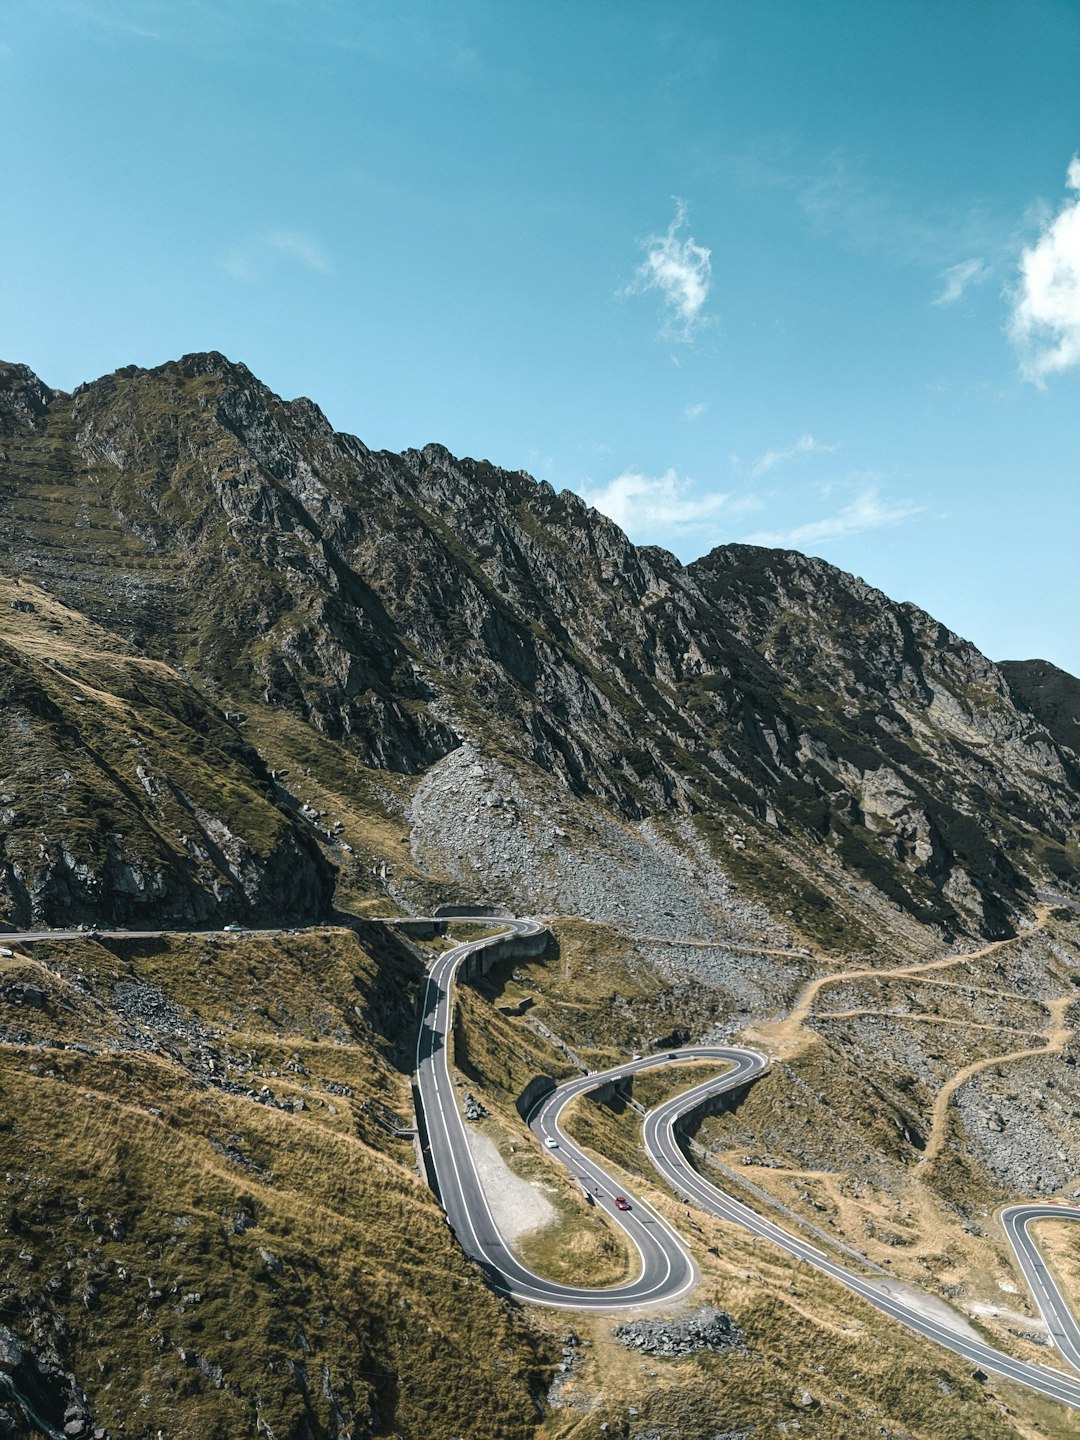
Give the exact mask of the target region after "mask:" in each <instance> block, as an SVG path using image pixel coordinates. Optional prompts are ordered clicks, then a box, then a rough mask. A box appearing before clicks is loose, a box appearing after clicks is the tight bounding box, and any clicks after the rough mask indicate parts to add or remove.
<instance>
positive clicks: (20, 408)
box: [0, 361, 63, 436]
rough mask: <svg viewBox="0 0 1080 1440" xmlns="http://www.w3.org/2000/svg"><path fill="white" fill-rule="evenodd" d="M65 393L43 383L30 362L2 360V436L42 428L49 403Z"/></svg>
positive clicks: (0, 407) (0, 390)
mask: <svg viewBox="0 0 1080 1440" xmlns="http://www.w3.org/2000/svg"><path fill="white" fill-rule="evenodd" d="M62 393H63V392H62V391H60V390H53V389H51V388H50V387H49V386H48V385H45V384H43V383H42V381H41V380H39V379H38V377H37V376H36V375H35V374H34V372H33V371H32V370H31V369H30V367H29V366H28V365H12V364H9V363H7V362H5V361H0V436H4V435H17V434H19V433H20V432H21V431H30V432H35V431H38V430H40V428H41V422H42V421H43V419H44V417H45V414H46V412H47V411H48V408H49V406H50V405H51V404H52V402H53V401H54V400H56V399H58V398H60V396H61V395H62Z"/></svg>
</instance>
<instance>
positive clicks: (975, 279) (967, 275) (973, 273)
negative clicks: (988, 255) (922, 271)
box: [933, 257, 990, 305]
mask: <svg viewBox="0 0 1080 1440" xmlns="http://www.w3.org/2000/svg"><path fill="white" fill-rule="evenodd" d="M989 278H990V266H989V265H988V264H987V263H986V261H985V260H983V259H981V258H979V257H974V258H972V259H971V260H961V261H960V263H959V265H950V266H949V267H948V269H947V270H943V271H942V272H941V279H942V281H943V282H944V283H943V288H942V291H941V294H940V295H938V296H936V297H935V299H934V302H933V303H934V304H935V305H955V304H956V302H957V300H959V299H960V297H961V296H962V295H963V294H964V292H965V291H966V290H967V289H969V288H970V286H972V285H981V284H982V283H983V281H984V280H989Z"/></svg>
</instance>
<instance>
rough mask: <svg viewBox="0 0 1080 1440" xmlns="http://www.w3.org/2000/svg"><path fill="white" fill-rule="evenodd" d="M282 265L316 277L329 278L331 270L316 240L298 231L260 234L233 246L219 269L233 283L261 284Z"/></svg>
mask: <svg viewBox="0 0 1080 1440" xmlns="http://www.w3.org/2000/svg"><path fill="white" fill-rule="evenodd" d="M283 262H284V263H289V264H294V265H299V266H301V267H302V268H303V269H305V270H310V271H312V272H313V273H314V274H316V275H329V274H330V273H331V272H332V270H333V266H332V265H331V263H330V259H329V256H328V255H327V254H326V251H325V250H324V249H323V247H322V246H321V245H320V244H319V242H318V240H316V239H315V238H314V236H311V235H306V234H303V233H302V232H300V231H298V230H267V231H264V232H263V234H261V235H256V236H255V237H254V238H253V239H251V240H248V241H246V242H245V243H244V244H242V245H235V246H234V247H233V248H232V249H231V250H229V251H227V252H226V254H225V255H224V256H223V257H222V260H221V264H222V267H223V268H224V269H225V270H226V271H228V273H229V274H230V275H232V276H233V278H234V279H236V280H262V279H264V278H265V277H266V276H267V275H269V274H270V272H271V271H272V270H274V269H275V268H276V267H277V266H278V265H280V264H282V263H283Z"/></svg>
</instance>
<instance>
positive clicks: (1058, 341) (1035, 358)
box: [1008, 155, 1080, 389]
mask: <svg viewBox="0 0 1080 1440" xmlns="http://www.w3.org/2000/svg"><path fill="white" fill-rule="evenodd" d="M1066 184H1067V187H1068V189H1070V190H1071V191H1073V192H1074V194H1075V196H1076V198H1075V199H1067V200H1066V201H1065V203H1064V205H1063V206H1062V207H1061V209H1060V210H1059V211H1058V213H1057V215H1055V216H1054V218H1053V219H1052V220H1049V219H1048V220H1047V221H1046V222H1045V223H1044V225H1043V228H1042V233H1041V235H1040V236H1039V238H1038V239H1037V240H1036V242H1035V244H1034V245H1031V246H1028V247H1026V248H1025V249H1024V250H1023V252H1022V254H1021V256H1020V278H1019V281H1018V283H1017V285H1016V288H1015V289H1014V290H1013V292H1012V297H1011V298H1012V314H1011V316H1010V317H1009V327H1008V328H1009V336H1010V338H1011V340H1012V342H1013V344H1014V345H1015V346H1016V349H1017V352H1018V354H1019V357H1020V373H1021V374H1022V375H1023V376H1024V378H1025V379H1026V380H1030V381H1032V383H1033V384H1035V385H1038V386H1039V388H1040V389H1041V388H1043V387H1044V386H1045V384H1046V379H1047V376H1049V375H1053V374H1055V373H1057V372H1058V371H1061V370H1068V369H1070V368H1071V367H1072V366H1074V365H1080V156H1075V155H1074V156H1073V159H1072V161H1071V163H1070V165H1069V170H1068V176H1067V179H1066Z"/></svg>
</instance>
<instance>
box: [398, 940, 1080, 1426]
mask: <svg viewBox="0 0 1080 1440" xmlns="http://www.w3.org/2000/svg"><path fill="white" fill-rule="evenodd" d="M456 918H457V919H459V920H464V919H466V918H470V917H464V916H458V917H456ZM471 918H472V919H474V920H476V921H478V922H480V923H484V924H487V925H490V924H492V923H498V924H500V925H504V926H505V927H506V928H505V931H504V932H503V933H504V934H509V933H516V934H519V935H530V934H538V933H540V931H542V930H543V928H544V927H543V926H542V925H540V924H539V923H538V922H537V921H534V920H502V919H499V920H498V921H497V922H493V920H492V917H491V916H474V917H471ZM500 938H502V937H501V936H491V937H487V938H485V939H484V940H478V941H472V942H465V943H462V944H459V945H456V946H454V947H453V949H450V950H447V951H445V952H444V953H443V954H441V955H440V956H438V958H437V959H436V960H435V962H434V963H433V965H432V967H431V971H430V973H429V978H428V982H427V991H426V994H425V1001H424V1016H423V1021H422V1024H421V1028H420V1035H419V1039H418V1042H417V1051H416V1078H417V1086H418V1090H419V1094H420V1101H421V1104H422V1107H423V1116H424V1120H425V1127H426V1131H427V1143H428V1153H429V1158H430V1162H431V1165H432V1167H433V1169H434V1173H435V1178H436V1183H437V1186H438V1191H439V1196H440V1199H441V1201H442V1204H443V1207H444V1209H445V1211H446V1215H447V1219H448V1220H449V1222H450V1225H451V1228H452V1229H453V1231H454V1233H455V1235H456V1236H457V1238H458V1241H459V1242H460V1244H461V1245H462V1247H463V1248H464V1249H465V1250H466V1252H467V1253H468V1254H470V1255H471V1256H472V1257H473V1258H474V1259H475V1260H476V1261H478V1263H479V1264H480V1265H482V1266H483V1267H484V1269H485V1270H486V1272H487V1274H488V1276H489V1278H490V1280H491V1283H492V1284H493V1285H494V1286H495V1287H496V1288H497V1289H499V1290H501V1291H502V1292H503V1293H505V1294H508V1295H512V1296H513V1297H514V1298H515V1299H519V1300H526V1301H530V1302H531V1303H533V1304H539V1305H553V1306H558V1307H562V1308H567V1309H580V1310H635V1309H639V1308H640V1307H641V1306H643V1305H656V1304H660V1303H667V1304H670V1303H671V1302H672V1301H675V1300H678V1299H679V1298H680V1297H681V1296H683V1295H686V1294H687V1293H688V1292H689V1291H690V1290H691V1289H692V1288H693V1286H694V1284H695V1283H696V1281H697V1279H698V1271H697V1267H696V1266H695V1264H694V1260H693V1257H692V1255H691V1253H690V1249H689V1246H688V1245H687V1242H686V1241H685V1240H684V1239H683V1237H682V1236H681V1235H679V1233H678V1231H677V1230H676V1229H675V1228H674V1227H673V1226H672V1225H671V1224H669V1223H668V1222H667V1221H666V1220H665V1219H664V1218H663V1217H662V1216H661V1215H660V1214H659V1213H658V1212H657V1211H656V1210H654V1209H653V1208H652V1207H651V1206H650V1205H648V1204H647V1203H646V1202H644V1201H642V1200H641V1199H639V1198H637V1197H635V1196H634V1195H632V1194H631V1192H630V1191H629V1190H627V1189H626V1188H625V1187H624V1186H620V1185H619V1183H618V1182H617V1181H616V1180H615V1179H613V1178H612V1176H610V1175H609V1174H608V1173H607V1172H606V1171H605V1170H604V1169H603V1168H602V1166H600V1165H599V1164H598V1163H597V1162H596V1160H595V1159H593V1158H592V1157H590V1156H589V1155H587V1154H585V1152H584V1151H582V1150H580V1149H579V1148H578V1147H577V1146H576V1145H575V1144H574V1142H573V1141H572V1140H571V1139H570V1138H569V1137H568V1136H567V1134H566V1133H565V1131H564V1130H563V1129H562V1128H561V1127H560V1125H559V1117H560V1115H561V1114H562V1112H563V1110H564V1109H565V1108H566V1106H567V1105H568V1104H569V1103H570V1102H571V1101H572V1100H574V1099H576V1098H577V1097H578V1096H580V1095H584V1094H586V1093H588V1092H589V1091H591V1090H595V1089H598V1088H599V1087H601V1086H603V1085H605V1084H609V1083H612V1082H617V1081H618V1080H619V1079H620V1078H621V1077H623V1076H627V1075H630V1074H632V1073H637V1072H639V1071H642V1070H647V1069H653V1068H656V1067H658V1066H662V1065H671V1064H677V1063H679V1062H685V1061H690V1060H702V1059H705V1060H716V1061H717V1062H720V1063H724V1064H725V1065H726V1066H727V1067H728V1068H727V1069H726V1070H725V1071H724V1072H723V1073H722V1074H720V1075H718V1076H715V1077H711V1078H710V1079H708V1080H706V1081H704V1082H703V1083H701V1084H698V1085H695V1086H693V1087H691V1088H690V1089H689V1090H685V1091H683V1092H682V1094H680V1095H677V1096H675V1097H674V1098H673V1099H671V1100H668V1101H666V1102H665V1103H664V1104H662V1105H659V1106H657V1107H656V1108H655V1109H654V1110H650V1111H649V1112H648V1114H647V1115H646V1116H645V1120H644V1128H643V1139H644V1145H645V1149H646V1151H647V1153H648V1155H649V1158H650V1159H651V1161H652V1162H653V1164H654V1165H655V1166H656V1168H657V1170H658V1171H659V1172H660V1174H661V1175H662V1176H663V1178H664V1179H665V1180H666V1181H667V1182H668V1183H669V1185H671V1187H672V1188H673V1189H674V1191H675V1192H676V1194H677V1195H678V1196H679V1197H680V1198H682V1199H683V1200H684V1201H686V1202H689V1203H692V1204H693V1205H695V1206H697V1207H698V1208H699V1209H701V1210H705V1211H707V1212H708V1213H709V1214H711V1215H716V1216H718V1217H719V1218H720V1219H722V1220H726V1221H729V1222H731V1223H733V1224H736V1225H741V1226H742V1227H743V1228H744V1229H746V1230H749V1231H750V1232H751V1233H752V1234H753V1235H755V1236H758V1237H760V1238H761V1239H763V1240H766V1241H769V1242H770V1243H771V1244H773V1245H775V1246H777V1247H778V1248H779V1249H780V1250H782V1251H783V1252H784V1253H785V1254H787V1255H789V1256H791V1258H792V1259H794V1260H799V1261H802V1262H803V1263H804V1264H807V1265H812V1266H813V1267H814V1269H816V1270H818V1271H820V1272H821V1273H822V1274H824V1275H828V1276H830V1277H831V1278H832V1279H833V1280H836V1281H838V1282H839V1284H841V1285H843V1286H845V1287H846V1288H847V1289H848V1290H851V1291H852V1292H854V1294H856V1295H858V1296H860V1297H861V1298H862V1299H863V1300H865V1301H867V1302H868V1303H869V1304H871V1305H873V1306H874V1307H875V1308H876V1309H877V1310H880V1311H882V1312H883V1313H884V1314H886V1315H888V1316H890V1317H892V1318H893V1319H895V1320H899V1321H900V1322H901V1323H902V1324H904V1325H907V1326H908V1327H909V1328H910V1329H912V1330H914V1331H917V1332H918V1334H920V1335H923V1336H925V1337H926V1338H927V1339H929V1340H934V1341H936V1342H937V1343H938V1344H940V1345H942V1346H944V1347H945V1348H946V1349H948V1350H951V1351H953V1353H954V1354H957V1355H960V1356H961V1357H962V1358H963V1359H965V1360H967V1361H969V1362H970V1363H971V1364H972V1365H974V1366H975V1367H977V1369H979V1370H982V1371H984V1372H986V1373H987V1374H994V1375H999V1376H1001V1377H1002V1378H1003V1379H1006V1380H1012V1381H1014V1382H1016V1383H1017V1384H1020V1385H1025V1386H1028V1387H1029V1388H1030V1389H1033V1390H1037V1391H1039V1392H1040V1393H1041V1394H1043V1395H1046V1396H1049V1397H1050V1398H1051V1399H1054V1400H1059V1401H1061V1402H1062V1403H1063V1404H1066V1405H1069V1406H1071V1407H1072V1408H1074V1409H1080V1379H1077V1378H1075V1377H1074V1376H1072V1375H1070V1374H1067V1373H1066V1372H1064V1371H1061V1370H1057V1369H1054V1368H1052V1367H1050V1366H1044V1365H1041V1364H1032V1363H1030V1362H1028V1361H1025V1360H1016V1359H1014V1358H1013V1357H1012V1356H1010V1355H1006V1354H1005V1353H1004V1352H1003V1351H1001V1350H997V1349H995V1348H994V1346H992V1345H989V1344H987V1343H986V1342H985V1341H982V1340H978V1339H975V1338H972V1337H971V1336H970V1335H968V1334H965V1333H963V1331H962V1330H960V1329H959V1328H957V1329H953V1328H952V1327H951V1326H949V1325H948V1324H945V1323H942V1321H940V1320H938V1319H935V1318H934V1317H933V1315H932V1313H930V1311H929V1310H928V1309H924V1308H922V1307H920V1306H919V1305H918V1304H917V1303H915V1302H913V1301H908V1300H906V1299H905V1298H903V1296H902V1295H901V1296H898V1295H896V1294H895V1293H890V1292H889V1291H888V1289H887V1288H886V1287H885V1286H884V1285H883V1284H882V1283H881V1282H877V1281H874V1280H873V1279H871V1278H868V1277H866V1276H863V1275H859V1274H857V1273H856V1272H855V1271H852V1270H849V1269H847V1268H846V1267H845V1266H843V1265H841V1264H839V1263H837V1262H836V1261H835V1260H833V1259H831V1258H830V1257H829V1256H828V1255H826V1253H825V1252H824V1251H823V1250H820V1249H818V1247H817V1246H815V1245H811V1244H809V1243H808V1242H807V1241H806V1240H803V1239H802V1238H800V1237H799V1236H797V1235H793V1234H791V1233H789V1232H788V1231H787V1230H784V1229H782V1228H781V1227H780V1226H779V1225H776V1224H775V1223H774V1222H773V1221H771V1220H769V1219H766V1218H765V1217H764V1216H762V1215H759V1214H758V1213H757V1212H756V1211H755V1210H752V1209H750V1207H749V1206H748V1205H744V1204H743V1203H742V1201H740V1200H736V1199H735V1198H734V1197H733V1196H731V1195H727V1194H725V1193H724V1192H723V1191H722V1190H720V1189H719V1188H718V1187H717V1186H716V1185H714V1184H712V1183H711V1182H710V1181H709V1180H706V1179H705V1178H704V1176H702V1175H701V1174H699V1173H698V1171H697V1170H696V1169H695V1168H694V1166H693V1165H692V1164H691V1163H690V1161H689V1160H688V1158H687V1156H686V1154H685V1153H684V1151H683V1148H682V1146H681V1145H680V1143H679V1141H678V1138H677V1134H676V1126H677V1123H678V1121H679V1119H680V1118H681V1117H682V1116H683V1115H685V1114H687V1113H688V1112H690V1111H692V1110H694V1109H696V1108H697V1107H698V1106H699V1105H701V1104H703V1103H704V1102H705V1101H708V1100H710V1099H712V1098H714V1097H715V1096H717V1095H720V1094H722V1093H723V1092H724V1091H726V1090H731V1089H736V1088H738V1087H740V1086H743V1085H746V1084H747V1083H748V1082H749V1081H750V1080H752V1079H753V1078H754V1077H755V1076H757V1075H760V1074H761V1073H762V1072H763V1071H764V1070H765V1069H766V1068H767V1065H768V1061H767V1060H766V1059H765V1057H764V1056H763V1055H760V1054H758V1053H757V1052H755V1051H752V1050H744V1049H742V1048H738V1047H735V1046H731V1047H724V1046H707V1047H706V1046H699V1047H695V1048H691V1049H682V1050H678V1051H672V1052H669V1053H667V1054H661V1055H651V1056H647V1057H645V1058H644V1059H640V1060H631V1061H628V1062H627V1063H626V1064H624V1065H619V1066H615V1067H614V1068H612V1069H611V1070H606V1071H602V1072H600V1073H598V1074H595V1075H585V1076H582V1077H581V1078H580V1079H576V1080H570V1081H568V1082H567V1083H566V1084H563V1085H560V1086H558V1087H557V1088H556V1089H555V1090H554V1091H553V1092H552V1093H551V1094H549V1095H548V1096H546V1097H545V1098H544V1099H542V1100H541V1101H540V1102H538V1104H537V1105H536V1106H535V1107H534V1109H533V1111H532V1113H531V1114H530V1116H529V1127H530V1129H531V1130H532V1131H533V1133H534V1134H536V1135H537V1136H538V1137H539V1138H540V1139H541V1140H542V1141H547V1140H553V1141H555V1148H550V1149H549V1153H550V1155H551V1157H552V1158H553V1159H555V1160H558V1161H560V1162H561V1163H562V1164H564V1165H566V1166H567V1167H568V1169H569V1170H570V1172H571V1173H572V1174H573V1175H574V1176H575V1177H577V1179H578V1180H579V1182H580V1183H581V1184H582V1187H583V1189H584V1190H585V1191H586V1193H588V1194H591V1195H592V1198H593V1202H594V1203H595V1204H596V1205H598V1206H599V1207H600V1208H601V1209H603V1210H604V1211H605V1212H607V1213H608V1214H609V1215H610V1216H611V1218H612V1219H613V1220H614V1221H615V1222H616V1223H617V1224H619V1225H621V1226H622V1228H623V1229H624V1230H625V1232H626V1234H627V1236H628V1237H629V1239H630V1241H631V1242H632V1244H633V1245H634V1247H635V1248H636V1250H637V1252H638V1254H639V1256H640V1269H639V1273H638V1275H637V1277H636V1278H635V1279H634V1280H632V1281H631V1282H629V1283H628V1284H624V1285H619V1286H612V1287H610V1288H607V1289H595V1288H590V1287H585V1286H580V1287H579V1286H567V1285H558V1284H555V1283H554V1282H553V1281H550V1280H545V1279H544V1278H543V1277H542V1276H540V1275H537V1274H535V1273H534V1272H533V1271H531V1270H529V1269H528V1268H527V1267H526V1266H525V1265H523V1264H522V1263H521V1261H520V1260H519V1259H518V1258H517V1257H516V1256H515V1255H514V1254H513V1252H512V1251H511V1250H510V1248H509V1247H508V1246H507V1244H506V1242H505V1241H504V1240H503V1238H502V1236H501V1235H500V1234H499V1230H498V1226H497V1225H496V1224H495V1221H494V1219H493V1217H492V1214H491V1210H490V1208H489V1206H488V1202H487V1199H486V1197H485V1195H484V1190H483V1186H482V1185H481V1183H480V1179H479V1177H478V1175H477V1172H476V1167H475V1165H474V1164H473V1160H472V1154H471V1151H470V1149H469V1142H468V1139H467V1137H466V1134H465V1122H464V1120H463V1118H462V1115H461V1111H460V1109H459V1108H458V1104H457V1099H456V1095H455V1086H454V1083H453V1080H452V1078H451V1074H450V1066H449V1055H448V1046H449V1040H450V1036H451V1030H452V1021H453V985H454V978H455V975H456V973H457V970H458V968H459V966H460V965H461V964H462V962H463V961H464V960H465V958H466V957H467V956H468V955H469V954H470V953H471V952H473V951H475V950H477V949H479V948H481V947H483V946H484V945H490V944H494V943H497V941H498V940H499V939H500ZM617 1194H622V1195H624V1196H625V1197H626V1198H627V1199H628V1200H629V1201H630V1204H631V1208H630V1209H629V1210H620V1209H617V1208H616V1207H615V1204H614V1198H615V1196H616V1195H617ZM1070 1218H1073V1219H1080V1210H1076V1209H1068V1208H1062V1207H1059V1206H1055V1205H1018V1206H1013V1207H1011V1208H1010V1209H1009V1210H1006V1211H1005V1212H1004V1214H1003V1216H1002V1222H1003V1224H1004V1226H1005V1233H1006V1235H1007V1236H1008V1238H1009V1240H1010V1241H1011V1243H1012V1245H1013V1247H1014V1249H1015V1250H1016V1254H1017V1259H1018V1261H1019V1264H1020V1266H1021V1269H1022V1270H1023V1273H1024V1275H1025V1276H1026V1277H1027V1279H1028V1282H1029V1284H1030V1285H1031V1287H1032V1291H1033V1293H1034V1295H1035V1299H1036V1301H1037V1303H1038V1305H1039V1309H1040V1310H1041V1311H1042V1313H1043V1316H1044V1318H1045V1319H1046V1321H1047V1324H1048V1325H1049V1327H1050V1333H1051V1336H1052V1338H1053V1341H1054V1343H1055V1344H1056V1345H1057V1346H1058V1348H1059V1349H1060V1351H1061V1353H1062V1354H1063V1355H1064V1356H1065V1357H1066V1359H1067V1360H1069V1361H1070V1363H1071V1364H1073V1365H1075V1366H1076V1367H1077V1368H1078V1369H1080V1327H1078V1325H1077V1322H1076V1320H1075V1319H1074V1318H1073V1315H1072V1312H1071V1311H1070V1310H1069V1307H1068V1304H1067V1302H1066V1300H1065V1298H1064V1296H1063V1295H1062V1294H1061V1292H1060V1291H1059V1289H1058V1288H1057V1285H1056V1284H1055V1282H1054V1280H1053V1277H1052V1276H1051V1275H1050V1272H1049V1270H1048V1269H1047V1267H1046V1265H1045V1264H1044V1263H1043V1261H1042V1258H1041V1256H1040V1254H1039V1251H1038V1248H1037V1247H1036V1245H1035V1243H1034V1241H1033V1240H1032V1239H1031V1236H1030V1235H1029V1233H1028V1229H1027V1227H1028V1225H1029V1224H1030V1223H1031V1222H1033V1221H1035V1220H1040V1219H1055V1220H1062V1219H1070Z"/></svg>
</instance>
